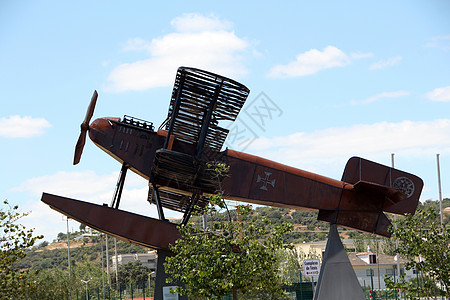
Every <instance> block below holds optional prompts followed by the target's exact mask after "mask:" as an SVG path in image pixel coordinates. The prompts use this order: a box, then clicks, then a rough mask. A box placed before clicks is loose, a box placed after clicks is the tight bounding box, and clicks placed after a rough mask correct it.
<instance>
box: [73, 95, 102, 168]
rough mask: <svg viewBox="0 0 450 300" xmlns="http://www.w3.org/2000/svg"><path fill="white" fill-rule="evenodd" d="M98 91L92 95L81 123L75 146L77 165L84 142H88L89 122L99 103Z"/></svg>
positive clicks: (74, 159)
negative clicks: (96, 104)
mask: <svg viewBox="0 0 450 300" xmlns="http://www.w3.org/2000/svg"><path fill="white" fill-rule="evenodd" d="M97 97H98V94H97V91H94V94H93V95H92V98H91V102H90V103H89V107H88V109H87V112H86V116H85V117H84V121H83V123H81V132H80V136H79V137H78V141H77V145H76V146H75V156H74V158H73V164H74V165H76V164H78V163H79V162H80V159H81V154H82V153H83V148H84V144H85V142H86V133H87V131H88V130H89V122H90V121H91V118H92V115H93V114H94V109H95V103H97Z"/></svg>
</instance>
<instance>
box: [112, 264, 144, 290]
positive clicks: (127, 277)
mask: <svg viewBox="0 0 450 300" xmlns="http://www.w3.org/2000/svg"><path fill="white" fill-rule="evenodd" d="M149 274H150V269H149V268H147V267H146V266H144V265H143V264H142V262H141V261H140V260H136V261H132V262H128V263H126V264H123V265H120V267H119V270H118V277H119V283H120V284H126V285H128V284H130V283H142V282H146V280H147V279H148V275H149ZM112 279H113V282H114V281H115V278H114V277H113V278H112Z"/></svg>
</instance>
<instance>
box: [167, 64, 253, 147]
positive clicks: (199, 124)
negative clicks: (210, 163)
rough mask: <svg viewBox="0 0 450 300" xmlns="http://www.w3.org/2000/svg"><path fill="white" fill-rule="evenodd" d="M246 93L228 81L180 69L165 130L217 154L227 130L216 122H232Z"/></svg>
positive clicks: (247, 90)
mask: <svg viewBox="0 0 450 300" xmlns="http://www.w3.org/2000/svg"><path fill="white" fill-rule="evenodd" d="M249 92H250V90H249V89H248V88H247V87H246V86H244V85H242V84H240V83H238V82H236V81H234V80H232V79H229V78H226V77H223V76H220V75H217V74H213V73H210V72H207V71H203V70H199V69H194V68H186V67H180V68H178V71H177V76H176V79H175V85H174V88H173V92H172V98H171V100H170V106H169V114H168V117H167V120H168V122H167V123H166V125H165V126H166V128H165V129H166V130H167V131H168V133H169V135H172V134H173V135H175V136H176V138H177V139H179V140H182V141H185V142H188V143H191V144H195V145H200V146H199V147H200V148H203V147H204V146H207V147H209V148H211V149H212V150H215V151H220V150H221V148H222V145H223V143H224V141H225V139H226V137H227V134H228V129H226V128H223V127H220V126H219V124H218V122H219V121H220V120H227V121H234V120H236V118H237V115H238V114H239V111H240V110H241V108H242V106H243V105H244V103H245V100H246V99H247V97H248V94H249ZM200 150H201V149H200Z"/></svg>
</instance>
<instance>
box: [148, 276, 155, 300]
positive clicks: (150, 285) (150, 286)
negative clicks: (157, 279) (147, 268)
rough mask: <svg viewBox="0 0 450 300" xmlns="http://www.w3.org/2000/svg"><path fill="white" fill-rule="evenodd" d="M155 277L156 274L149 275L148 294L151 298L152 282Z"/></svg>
mask: <svg viewBox="0 0 450 300" xmlns="http://www.w3.org/2000/svg"><path fill="white" fill-rule="evenodd" d="M154 276H155V272H151V273H148V292H149V295H150V297H151V296H152V282H151V277H154Z"/></svg>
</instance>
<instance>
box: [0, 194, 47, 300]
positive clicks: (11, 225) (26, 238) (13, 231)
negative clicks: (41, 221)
mask: <svg viewBox="0 0 450 300" xmlns="http://www.w3.org/2000/svg"><path fill="white" fill-rule="evenodd" d="M27 214H28V213H20V212H18V206H17V205H15V206H11V205H10V204H9V203H8V201H7V200H5V201H3V207H2V208H1V209H0V291H1V293H2V297H4V298H6V299H8V298H10V297H14V296H16V295H18V294H20V293H21V291H23V290H24V289H27V288H30V287H31V285H32V283H30V281H28V280H27V276H28V275H29V270H20V269H17V268H15V267H14V265H13V264H14V263H15V262H17V261H19V260H20V259H22V258H24V257H25V256H26V250H27V249H28V248H30V247H32V246H33V245H34V243H35V242H36V241H37V240H38V239H41V238H43V236H33V229H28V230H27V229H26V228H25V226H23V225H22V224H19V223H18V220H20V219H21V218H22V217H24V216H26V215H27Z"/></svg>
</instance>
